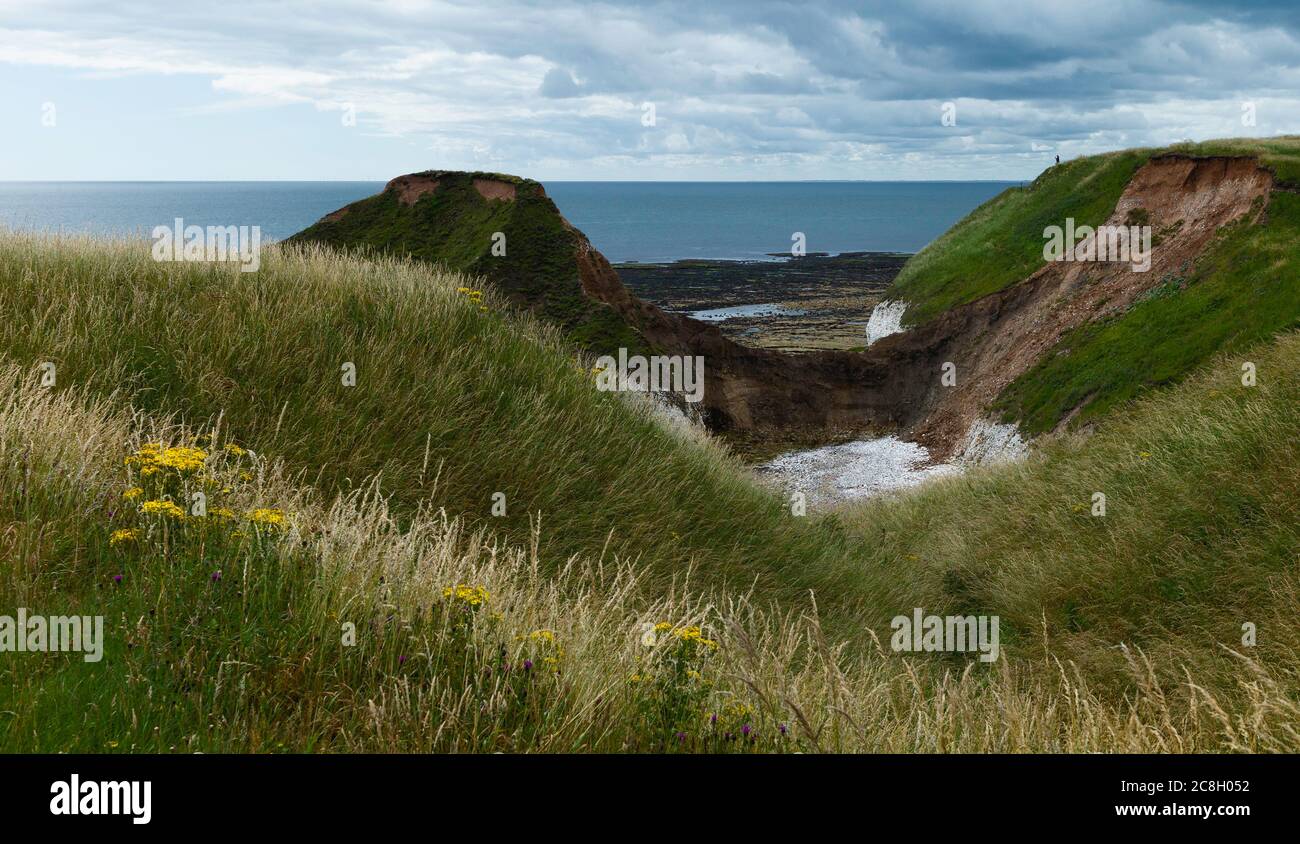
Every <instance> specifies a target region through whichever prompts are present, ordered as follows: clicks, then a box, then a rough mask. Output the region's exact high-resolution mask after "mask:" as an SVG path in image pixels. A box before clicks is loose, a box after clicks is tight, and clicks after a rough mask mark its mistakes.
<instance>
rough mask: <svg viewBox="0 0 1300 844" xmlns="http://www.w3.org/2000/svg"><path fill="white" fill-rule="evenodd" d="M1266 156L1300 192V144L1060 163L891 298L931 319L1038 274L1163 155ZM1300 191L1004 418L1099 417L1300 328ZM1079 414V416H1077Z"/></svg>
mask: <svg viewBox="0 0 1300 844" xmlns="http://www.w3.org/2000/svg"><path fill="white" fill-rule="evenodd" d="M1165 153H1178V154H1184V155H1196V156H1210V155H1218V156H1253V157H1256V158H1257V159H1258V160H1259V161H1260V163H1261V164H1262V165H1263V166H1265V167H1267V168H1269V169H1270V170H1272V171H1273V173H1274V175H1275V178H1276V179H1277V180H1278V181H1279V182H1280V183H1281V184H1283V185H1291V186H1294V185H1296V184H1300V139H1297V138H1295V137H1279V138H1270V139H1261V140H1255V139H1227V140H1217V141H1206V142H1202V143H1190V144H1175V145H1173V146H1171V147H1166V148H1163V149H1139V150H1127V151H1125V152H1120V153H1111V154H1108V155H1101V156H1092V157H1089V158H1081V159H1076V160H1074V161H1069V162H1066V163H1064V164H1061V165H1059V166H1056V167H1052V168H1050V169H1049V170H1048V171H1046V172H1045V173H1044V174H1043V175H1041V176H1039V178H1038V179H1037V180H1035V181H1034V183H1033V184H1032V185H1030V186H1029V187H1025V188H1011V189H1009V190H1007V191H1004V192H1003V193H1002V194H1000V195H999V196H997V197H995V198H994V199H992V200H990V201H989V202H987V203H985V204H984V205H982V206H980V207H979V208H977V209H976V210H975V211H974V212H972V213H971V214H970V215H969V216H968V217H967V218H966V219H964V220H962V221H961V222H960V223H958V224H957V225H956V226H954V227H953V228H952V229H950V230H949V231H948V232H947V233H946V234H944V235H943V236H942V237H940V238H939V239H938V240H936V241H934V242H933V243H932V244H930V245H929V246H927V247H926V248H925V249H924V250H922V251H921V252H920V253H918V254H917V255H916V256H915V257H914V258H913V259H912V260H911V261H909V262H908V263H907V265H906V266H904V268H903V271H902V272H901V273H900V274H899V276H898V278H897V279H896V280H895V283H894V286H893V288H892V290H891V292H890V294H889V298H893V299H902V300H905V301H907V302H909V307H908V310H907V313H906V314H905V317H904V319H905V321H906V322H907V323H909V324H918V323H921V322H924V321H926V320H928V319H931V318H933V317H934V316H936V315H938V314H940V313H942V312H943V311H945V310H947V309H949V308H952V307H954V306H957V305H962V304H966V303H968V302H973V301H975V300H976V299H979V298H981V297H983V296H987V295H989V294H991V293H995V292H997V291H999V290H1003V289H1005V288H1007V287H1009V286H1012V285H1014V284H1017V283H1019V282H1021V281H1023V280H1024V279H1026V278H1028V277H1029V276H1030V275H1031V274H1033V273H1034V272H1035V271H1036V270H1038V269H1039V268H1040V267H1041V266H1042V265H1043V258H1042V245H1043V238H1042V232H1043V228H1044V227H1045V226H1048V225H1060V224H1061V221H1063V220H1064V219H1065V218H1067V217H1073V218H1074V219H1075V220H1076V221H1078V222H1079V223H1080V224H1086V225H1097V224H1099V223H1101V222H1103V221H1104V220H1105V219H1106V218H1107V217H1109V216H1110V214H1111V213H1112V211H1113V210H1114V207H1115V203H1116V201H1117V200H1118V199H1119V196H1120V195H1121V194H1122V193H1123V190H1124V187H1125V185H1126V184H1127V182H1128V180H1129V178H1130V177H1131V176H1132V174H1133V173H1134V172H1136V170H1137V169H1138V168H1139V167H1140V166H1141V165H1142V164H1144V163H1146V161H1148V160H1149V159H1150V158H1151V157H1152V156H1154V155H1159V154H1165ZM1297 237H1300V211H1298V210H1297V203H1296V201H1295V194H1294V193H1285V192H1280V191H1279V192H1274V194H1273V195H1272V197H1271V199H1270V202H1269V209H1268V214H1267V222H1266V224H1265V225H1261V226H1247V225H1244V224H1243V225H1239V226H1234V227H1231V228H1230V229H1229V230H1227V231H1225V232H1223V233H1222V234H1221V236H1220V238H1219V239H1218V241H1217V242H1216V243H1215V244H1214V246H1213V247H1212V248H1211V249H1210V250H1209V251H1208V253H1207V254H1205V255H1203V256H1202V257H1201V258H1200V259H1199V260H1198V262H1197V263H1196V265H1195V266H1192V267H1188V268H1187V270H1186V272H1185V273H1184V274H1183V275H1181V276H1177V277H1174V276H1170V277H1167V278H1164V279H1161V280H1160V283H1159V285H1158V286H1157V287H1156V288H1155V290H1153V291H1152V292H1151V294H1149V295H1148V296H1147V297H1146V298H1144V299H1142V300H1140V301H1139V302H1137V303H1136V304H1135V305H1134V306H1133V307H1131V308H1130V309H1129V310H1128V311H1126V312H1125V313H1123V314H1121V315H1119V316H1117V317H1112V318H1110V319H1108V320H1107V321H1105V322H1102V323H1093V324H1088V325H1084V326H1082V327H1080V328H1078V329H1076V330H1075V331H1073V332H1071V333H1070V334H1069V335H1067V336H1066V337H1064V338H1062V339H1061V340H1060V341H1059V342H1058V343H1057V344H1056V345H1055V346H1054V347H1053V348H1052V349H1051V350H1049V351H1048V352H1047V353H1046V354H1045V355H1044V356H1043V358H1042V359H1041V360H1040V362H1039V363H1038V364H1037V365H1036V366H1035V367H1033V368H1032V369H1031V370H1030V371H1029V372H1027V373H1025V374H1023V375H1021V376H1020V377H1019V378H1017V379H1016V380H1015V381H1014V382H1013V383H1012V384H1010V385H1009V386H1008V387H1007V388H1006V389H1005V390H1004V391H1003V392H1002V394H1001V395H1000V396H999V397H998V401H997V404H996V407H997V410H999V411H1000V412H1001V414H1002V417H1003V421H1006V422H1018V423H1019V424H1020V426H1021V428H1022V429H1023V430H1024V431H1025V432H1027V433H1030V434H1038V433H1041V432H1043V431H1049V430H1052V429H1053V428H1055V427H1056V426H1057V425H1058V424H1060V423H1061V422H1062V421H1063V420H1065V419H1066V418H1067V417H1068V418H1069V419H1070V424H1071V425H1074V426H1078V425H1082V424H1086V423H1089V422H1095V421H1097V420H1099V419H1101V418H1102V417H1103V416H1105V415H1106V414H1107V413H1109V412H1110V411H1111V410H1113V409H1114V408H1116V407H1120V406H1123V405H1124V404H1125V403H1126V402H1128V401H1130V400H1132V399H1133V398H1134V397H1136V396H1138V395H1141V394H1142V393H1143V392H1144V391H1145V390H1148V389H1150V388H1153V387H1162V386H1167V385H1169V384H1173V383H1177V382H1178V381H1180V380H1181V379H1182V378H1185V377H1186V376H1187V375H1188V374H1189V373H1191V372H1192V371H1194V370H1195V368H1196V367H1197V366H1200V365H1201V364H1203V363H1204V362H1205V361H1206V360H1208V359H1209V358H1210V357H1211V356H1212V355H1214V354H1215V353H1216V352H1220V351H1223V352H1229V351H1231V352H1234V353H1235V352H1239V351H1241V350H1242V349H1244V348H1246V347H1247V346H1249V345H1250V344H1252V343H1255V342H1258V341H1260V340H1263V339H1266V338H1268V337H1271V336H1272V335H1273V334H1275V333H1276V332H1278V331H1282V330H1285V329H1287V328H1290V327H1292V326H1294V325H1296V324H1297V321H1298V320H1300V293H1298V292H1297V288H1296V285H1295V284H1294V282H1293V279H1294V278H1295V269H1296V268H1295V244H1296V242H1297ZM1072 414H1073V415H1072Z"/></svg>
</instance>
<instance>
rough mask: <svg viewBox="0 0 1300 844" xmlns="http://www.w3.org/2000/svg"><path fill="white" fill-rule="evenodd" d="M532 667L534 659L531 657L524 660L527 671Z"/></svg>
mask: <svg viewBox="0 0 1300 844" xmlns="http://www.w3.org/2000/svg"><path fill="white" fill-rule="evenodd" d="M532 667H533V661H532V660H531V659H526V660H524V670H525V671H529V670H531V669H532Z"/></svg>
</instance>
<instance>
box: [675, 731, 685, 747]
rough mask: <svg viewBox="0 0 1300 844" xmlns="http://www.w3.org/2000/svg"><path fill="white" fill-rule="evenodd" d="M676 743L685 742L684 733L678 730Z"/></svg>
mask: <svg viewBox="0 0 1300 844" xmlns="http://www.w3.org/2000/svg"><path fill="white" fill-rule="evenodd" d="M677 743H678V744H685V743H686V733H683V732H678V733H677Z"/></svg>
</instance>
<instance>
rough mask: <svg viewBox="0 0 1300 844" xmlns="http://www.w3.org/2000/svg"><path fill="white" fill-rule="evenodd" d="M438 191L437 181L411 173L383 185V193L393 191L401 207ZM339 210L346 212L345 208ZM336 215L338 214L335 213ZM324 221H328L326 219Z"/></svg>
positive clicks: (420, 174)
mask: <svg viewBox="0 0 1300 844" xmlns="http://www.w3.org/2000/svg"><path fill="white" fill-rule="evenodd" d="M437 189H438V180H437V179H435V178H433V177H431V176H426V175H424V174H423V173H412V174H411V175H409V176H398V177H397V178H396V179H393V180H392V181H391V182H389V183H388V184H386V185H384V191H385V192H387V191H395V192H396V193H397V200H398V202H401V203H402V204H403V205H414V204H415V200H417V199H419V198H420V197H422V196H424V195H425V194H426V193H433V192H434V191H436V190H437ZM340 210H344V211H345V210H347V209H346V207H345V208H343V209H340ZM335 213H338V212H335ZM326 219H329V218H328V217H327V218H326Z"/></svg>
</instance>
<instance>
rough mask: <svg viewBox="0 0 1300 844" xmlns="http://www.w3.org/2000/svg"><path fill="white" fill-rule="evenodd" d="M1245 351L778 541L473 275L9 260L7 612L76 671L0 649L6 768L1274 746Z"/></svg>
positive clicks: (1276, 534) (104, 251) (1278, 714)
mask: <svg viewBox="0 0 1300 844" xmlns="http://www.w3.org/2000/svg"><path fill="white" fill-rule="evenodd" d="M1248 355H1249V357H1248V358H1246V359H1249V360H1250V361H1252V362H1253V363H1255V365H1256V368H1257V371H1258V373H1259V378H1258V383H1257V385H1256V386H1253V387H1246V386H1243V385H1242V383H1241V380H1240V363H1241V359H1240V358H1241V356H1240V355H1235V353H1234V356H1232V357H1221V358H1215V359H1212V360H1211V361H1209V362H1208V363H1206V364H1205V365H1203V366H1202V367H1201V368H1200V369H1199V370H1198V373H1197V374H1195V375H1193V376H1192V377H1191V378H1189V379H1187V380H1186V381H1185V382H1184V383H1182V384H1180V385H1178V386H1176V387H1173V388H1172V389H1169V390H1167V391H1165V392H1161V393H1157V394H1154V395H1152V396H1150V397H1148V398H1146V399H1143V400H1142V401H1140V402H1139V403H1138V404H1136V405H1135V406H1134V407H1133V409H1132V410H1131V412H1128V413H1126V414H1125V415H1124V416H1122V417H1112V418H1110V419H1108V420H1107V425H1106V426H1104V428H1103V430H1102V431H1101V432H1100V433H1098V434H1096V435H1094V436H1092V437H1090V438H1088V439H1083V438H1078V437H1074V436H1071V437H1061V438H1057V439H1054V440H1051V441H1048V442H1046V443H1045V445H1044V447H1043V448H1042V449H1040V450H1039V451H1038V452H1037V453H1036V454H1035V455H1034V456H1033V457H1031V458H1030V459H1029V460H1028V461H1026V462H1024V463H1022V464H1017V465H1011V466H1002V467H992V468H988V469H985V470H981V471H978V472H973V473H971V474H969V475H966V476H963V477H961V478H955V479H950V480H946V481H944V482H942V483H939V484H936V485H933V486H931V487H928V488H927V489H926V490H924V491H923V492H921V493H919V494H916V495H912V496H908V497H906V498H901V499H894V500H886V501H879V502H875V503H873V504H871V505H868V506H864V507H859V508H855V509H853V510H849V511H844V512H841V513H838V514H834V515H829V516H824V517H817V516H809V517H805V518H800V517H796V516H793V515H792V514H791V513H790V510H789V508H788V507H787V506H786V502H783V501H781V500H780V499H778V498H777V497H775V496H774V495H773V494H771V493H768V492H766V491H764V490H762V489H760V488H759V487H757V486H756V485H755V484H754V483H753V482H752V480H751V479H750V477H749V476H748V474H747V473H746V471H745V470H744V469H743V467H741V466H740V465H739V464H738V463H737V462H735V461H734V460H733V459H732V458H731V457H729V456H728V455H727V454H726V453H725V452H723V451H722V450H721V449H719V448H718V447H717V446H716V445H715V444H714V443H712V442H710V441H708V440H707V439H703V438H700V437H697V436H691V435H683V434H681V433H676V432H674V431H673V430H671V429H670V428H668V427H665V426H664V425H662V424H660V423H659V422H658V421H657V420H656V418H655V416H654V414H653V413H652V412H650V411H649V410H647V409H646V408H644V407H642V406H640V405H638V404H636V403H633V402H629V401H627V400H625V399H624V398H622V397H619V396H616V395H613V394H608V393H600V392H597V391H596V390H595V389H594V387H593V385H592V377H591V372H590V361H588V360H581V359H577V358H575V357H574V355H573V353H572V352H571V351H568V347H567V346H566V345H565V344H564V343H563V342H561V341H560V340H559V335H558V334H557V333H556V332H555V331H554V329H552V328H547V327H544V326H542V325H541V324H540V323H538V322H536V321H534V320H533V319H532V318H531V317H527V316H518V315H516V314H514V313H513V312H510V311H508V310H507V309H505V308H503V307H502V300H501V299H500V298H499V295H498V293H497V292H496V291H495V290H493V289H487V288H486V286H484V285H481V284H480V283H479V282H477V281H476V280H474V279H473V278H472V277H464V276H459V275H455V274H452V273H447V272H444V271H441V270H439V269H436V268H432V267H430V266H428V265H424V264H419V263H413V262H408V261H404V260H400V259H396V258H377V257H369V258H368V257H364V256H345V255H341V254H338V253H334V252H329V251H324V250H319V249H305V250H297V249H294V248H291V247H284V248H270V249H267V250H265V254H264V255H263V262H262V268H261V270H260V271H259V272H257V273H249V274H241V273H240V272H238V269H237V268H236V267H234V266H215V265H202V264H184V263H177V264H159V263H154V262H153V261H151V260H150V257H149V249H148V244H147V243H105V242H97V241H80V240H67V239H64V240H55V239H44V238H40V237H34V236H18V235H3V236H0V391H2V395H3V397H4V398H3V402H2V403H0V549H2V553H0V567H2V568H3V571H2V572H0V614H12V613H13V612H14V611H15V610H16V609H17V608H19V607H24V608H26V609H27V610H28V611H30V612H33V613H37V612H39V613H42V614H45V615H60V614H73V613H77V614H85V615H102V616H104V618H105V651H104V657H103V659H102V660H101V661H99V662H86V661H84V660H83V659H82V658H81V655H80V654H76V653H57V654H56V653H26V654H16V653H3V654H0V750H7V751H34V750H39V751H92V752H93V751H116V752H122V751H163V752H167V751H175V752H190V751H195V750H204V751H216V750H225V751H356V750H392V751H424V750H444V751H445V750H459V751H470V750H473V751H493V750H505V751H574V750H613V751H622V750H627V751H659V750H667V751H712V750H717V751H737V752H751V751H793V750H802V751H816V750H834V751H862V750H865V751H878V750H901V751H910V750H932V751H987V750H1007V751H1018V750H1024V751H1063V750H1070V751H1124V750H1133V751H1193V750H1222V751H1282V750H1289V751H1295V750H1297V749H1300V736H1297V734H1296V732H1295V724H1296V722H1297V720H1298V716H1300V705H1298V703H1297V701H1298V700H1300V628H1298V627H1297V625H1296V623H1295V618H1296V614H1297V611H1298V610H1300V591H1298V590H1297V586H1298V585H1300V584H1297V572H1296V559H1297V552H1298V551H1300V518H1298V517H1300V482H1298V478H1297V473H1296V470H1295V467H1296V465H1297V457H1298V456H1300V455H1297V449H1300V402H1298V399H1300V383H1298V382H1297V380H1296V378H1295V375H1294V373H1295V372H1296V371H1297V367H1300V336H1297V335H1295V334H1284V335H1281V336H1280V337H1279V338H1276V339H1273V338H1265V339H1261V340H1259V341H1258V342H1255V343H1254V344H1253V345H1251V346H1250V348H1249V349H1248ZM45 363H52V364H53V365H54V372H55V373H56V378H55V383H54V385H53V386H42V377H43V374H45V373H46V372H48V371H49V370H48V368H42V364H45ZM346 363H351V364H353V365H354V366H355V371H356V383H355V386H345V385H344V384H343V379H342V378H341V377H340V376H341V369H342V367H343V365H344V364H346ZM199 491H201V492H204V493H205V496H206V515H204V516H196V515H193V514H192V511H191V502H192V501H193V500H194V499H193V493H194V492H199ZM1096 492H1103V493H1104V494H1105V495H1106V501H1107V510H1106V515H1105V516H1102V517H1098V516H1093V515H1092V510H1091V508H1092V506H1093V500H1094V499H1093V496H1094V494H1095V493H1096ZM496 493H501V494H502V496H503V497H498V496H496V495H495V494H496ZM497 501H504V503H505V508H506V510H505V515H494V514H493V505H494V503H495V502H497ZM916 607H920V608H923V609H924V611H925V612H926V613H938V614H948V613H963V614H964V613H971V614H989V615H997V616H999V617H1000V619H1001V656H1000V658H999V660H998V661H997V662H995V663H991V664H990V663H983V662H980V661H979V660H978V659H976V658H975V657H974V655H951V654H947V655H943V654H924V653H922V654H898V653H895V652H893V651H892V650H891V649H890V647H889V637H890V628H889V621H890V619H891V618H892V617H894V616H896V615H910V614H911V613H912V611H913V608H916ZM1245 624H1250V625H1253V626H1254V629H1255V630H1256V631H1257V637H1256V639H1255V642H1254V644H1251V645H1248V644H1244V643H1243V625H1245Z"/></svg>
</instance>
